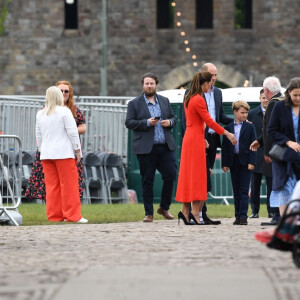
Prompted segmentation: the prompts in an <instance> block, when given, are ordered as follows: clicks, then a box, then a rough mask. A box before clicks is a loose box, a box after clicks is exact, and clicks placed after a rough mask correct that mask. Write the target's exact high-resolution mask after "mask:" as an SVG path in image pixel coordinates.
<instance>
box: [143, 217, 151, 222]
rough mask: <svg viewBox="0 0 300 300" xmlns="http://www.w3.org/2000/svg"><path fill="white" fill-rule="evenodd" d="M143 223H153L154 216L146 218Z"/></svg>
mask: <svg viewBox="0 0 300 300" xmlns="http://www.w3.org/2000/svg"><path fill="white" fill-rule="evenodd" d="M143 222H145V223H150V222H153V216H151V215H148V216H146V217H145V218H144V219H143Z"/></svg>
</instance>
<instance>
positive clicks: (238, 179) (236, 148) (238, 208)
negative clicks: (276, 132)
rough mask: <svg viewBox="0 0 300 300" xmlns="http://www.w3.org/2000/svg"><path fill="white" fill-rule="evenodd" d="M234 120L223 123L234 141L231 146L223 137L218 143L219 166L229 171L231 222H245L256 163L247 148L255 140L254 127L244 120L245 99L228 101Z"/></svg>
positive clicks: (246, 108) (245, 116)
mask: <svg viewBox="0 0 300 300" xmlns="http://www.w3.org/2000/svg"><path fill="white" fill-rule="evenodd" d="M232 108H233V113H234V121H232V122H231V123H230V124H228V125H226V126H225V129H226V130H228V131H229V132H231V133H234V135H235V137H236V139H237V141H238V142H237V144H236V145H232V144H231V143H230V142H228V141H227V139H223V142H222V169H223V171H224V172H228V171H229V170H230V175H231V182H232V189H233V197H234V209H235V221H234V222H233V225H247V224H248V222H247V218H248V217H247V212H248V205H249V199H248V192H249V185H250V179H251V172H252V171H253V169H254V166H255V162H256V152H254V151H251V150H249V147H250V145H251V143H252V142H254V141H255V139H256V133H255V127H254V125H253V124H252V123H250V122H247V121H246V120H247V116H248V111H249V109H250V106H249V105H248V103H247V102H245V101H236V102H234V103H233V104H232Z"/></svg>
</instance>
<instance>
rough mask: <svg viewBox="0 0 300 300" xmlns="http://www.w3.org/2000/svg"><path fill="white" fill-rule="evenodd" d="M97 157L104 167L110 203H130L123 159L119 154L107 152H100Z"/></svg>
mask: <svg viewBox="0 0 300 300" xmlns="http://www.w3.org/2000/svg"><path fill="white" fill-rule="evenodd" d="M97 155H98V157H99V158H100V161H101V164H102V166H103V171H104V178H105V184H106V188H107V194H108V201H109V203H110V204H112V203H117V202H119V203H128V202H129V197H128V189H127V183H126V174H125V167H124V163H123V161H122V158H121V157H120V156H119V155H117V154H114V153H106V152H102V153H101V152H100V153H97Z"/></svg>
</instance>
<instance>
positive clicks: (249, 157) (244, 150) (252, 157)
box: [222, 122, 256, 167]
mask: <svg viewBox="0 0 300 300" xmlns="http://www.w3.org/2000/svg"><path fill="white" fill-rule="evenodd" d="M225 129H226V130H227V131H229V132H231V133H233V134H234V123H233V122H231V123H230V124H228V125H226V126H225ZM255 140H256V133H255V128H254V125H253V124H251V123H249V122H243V124H242V128H241V132H240V138H239V159H240V163H241V165H243V166H247V165H248V164H252V165H255V163H256V152H254V151H251V150H250V149H249V147H250V145H251V143H252V142H253V141H255ZM233 162H234V145H232V143H231V142H230V141H229V140H228V139H227V138H226V137H224V138H223V142H222V167H231V166H232V165H233Z"/></svg>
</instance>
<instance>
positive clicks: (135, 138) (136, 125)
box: [125, 94, 176, 154]
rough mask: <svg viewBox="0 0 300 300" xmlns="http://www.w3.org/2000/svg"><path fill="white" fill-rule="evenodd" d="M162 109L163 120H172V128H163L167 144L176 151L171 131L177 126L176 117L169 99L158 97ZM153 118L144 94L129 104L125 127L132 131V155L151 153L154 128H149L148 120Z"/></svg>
mask: <svg viewBox="0 0 300 300" xmlns="http://www.w3.org/2000/svg"><path fill="white" fill-rule="evenodd" d="M156 96H157V98H158V102H159V105H160V109H161V119H162V120H166V119H168V120H170V121H171V123H172V125H171V126H170V127H163V129H164V133H165V138H166V143H167V145H168V147H169V149H170V150H175V141H174V137H173V134H172V131H171V129H172V128H173V127H174V126H175V125H176V117H175V115H174V113H173V111H172V108H171V105H170V102H169V99H168V98H166V97H163V96H161V95H156ZM149 118H151V115H150V112H149V109H148V107H147V104H146V102H145V99H144V94H142V95H141V96H140V97H137V98H135V99H133V100H131V101H130V102H129V103H128V108H127V115H126V121H125V126H126V127H127V128H128V129H132V130H133V132H132V153H133V154H147V153H150V152H151V150H152V147H153V141H154V126H150V127H148V126H147V120H148V119H149Z"/></svg>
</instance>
